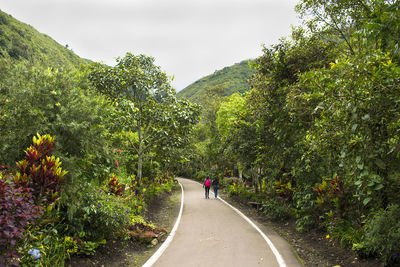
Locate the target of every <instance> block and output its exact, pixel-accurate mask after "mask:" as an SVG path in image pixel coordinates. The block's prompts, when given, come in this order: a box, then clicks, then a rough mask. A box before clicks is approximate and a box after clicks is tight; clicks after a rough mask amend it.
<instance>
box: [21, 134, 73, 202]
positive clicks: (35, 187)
mask: <svg viewBox="0 0 400 267" xmlns="http://www.w3.org/2000/svg"><path fill="white" fill-rule="evenodd" d="M53 147H54V138H53V137H51V136H50V135H44V136H40V135H39V134H38V135H37V137H33V144H32V145H31V146H30V147H29V148H28V149H27V150H26V155H25V159H24V160H21V161H19V162H18V163H17V167H18V171H17V173H16V175H15V177H14V183H15V184H16V185H18V186H23V187H28V188H32V194H33V196H34V199H35V203H37V204H38V203H41V204H47V203H51V202H54V201H55V200H56V199H57V197H58V195H59V193H60V192H61V189H62V185H63V184H64V182H65V175H66V174H67V171H63V170H62V168H61V162H60V160H59V158H56V157H55V156H52V155H51V153H52V152H53Z"/></svg>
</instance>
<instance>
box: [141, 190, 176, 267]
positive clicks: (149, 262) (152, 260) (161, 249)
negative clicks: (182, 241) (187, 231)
mask: <svg viewBox="0 0 400 267" xmlns="http://www.w3.org/2000/svg"><path fill="white" fill-rule="evenodd" d="M178 183H179V182H178ZM179 185H180V186H181V188H182V197H181V210H180V211H179V215H178V218H177V219H176V222H175V225H174V227H173V228H172V230H171V233H170V234H169V236H168V238H167V239H166V240H165V241H164V243H163V244H162V245H161V246H160V247H159V248H158V250H157V251H156V252H155V253H154V254H153V256H151V257H150V259H148V260H147V261H146V263H145V264H143V265H142V267H151V266H152V265H153V264H154V263H155V262H156V261H157V260H158V258H160V257H161V255H162V254H163V253H164V251H165V249H166V248H167V247H168V246H169V243H171V241H172V239H173V238H174V235H175V232H176V230H177V229H178V226H179V223H180V221H181V217H182V211H183V201H184V191H183V186H182V184H181V183H179Z"/></svg>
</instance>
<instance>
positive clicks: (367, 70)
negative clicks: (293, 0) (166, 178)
mask: <svg viewBox="0 0 400 267" xmlns="http://www.w3.org/2000/svg"><path fill="white" fill-rule="evenodd" d="M297 11H298V12H299V14H300V15H302V17H303V18H304V26H303V27H297V28H294V29H293V31H292V35H291V37H290V38H286V39H282V40H281V41H280V42H279V43H278V44H276V45H272V46H271V47H264V49H263V55H262V56H260V57H259V58H257V59H256V60H254V62H253V63H252V67H253V68H254V69H255V74H254V75H253V76H252V79H251V87H252V90H251V91H250V92H249V93H248V94H246V95H244V96H240V95H232V96H230V97H222V98H219V100H218V101H217V100H216V99H217V98H216V97H215V96H213V97H212V98H209V99H208V100H207V101H205V102H203V106H204V113H203V119H202V123H201V124H200V125H199V126H197V130H196V132H195V133H196V135H195V136H194V137H193V138H194V140H195V142H196V145H195V146H194V147H193V148H192V149H193V156H192V158H191V162H190V163H185V164H182V171H183V172H184V173H185V174H189V175H192V176H194V177H198V178H202V177H204V176H205V175H206V174H207V173H208V172H210V174H214V175H218V174H219V175H220V176H223V175H224V173H225V169H226V168H228V169H231V170H233V173H234V175H235V176H237V177H238V178H235V180H234V182H233V183H232V182H230V181H232V178H229V177H227V178H225V179H224V180H226V190H227V191H228V193H230V194H232V195H238V196H241V197H242V198H244V199H247V200H251V201H257V202H259V203H261V205H260V210H261V211H262V212H264V213H265V214H266V215H267V216H268V217H269V218H271V219H273V220H283V219H287V218H290V217H291V218H293V219H296V223H297V226H298V230H299V231H306V230H308V229H311V228H313V229H318V230H319V231H321V235H324V236H328V237H329V238H333V239H334V240H336V241H338V242H340V243H341V244H342V245H343V246H345V247H348V248H349V249H353V250H355V251H357V252H359V253H360V255H361V256H364V257H367V256H368V257H378V258H381V259H382V261H383V262H384V263H385V264H387V265H396V264H398V263H399V257H398V255H399V252H400V251H399V245H398V230H397V229H398V215H397V213H398V212H395V211H394V210H395V209H396V208H398V205H399V203H400V198H399V195H398V193H396V192H398V190H399V189H400V179H399V176H400V169H399V166H400V161H399V158H400V146H399V138H400V124H399V121H400V106H399V103H400V94H399V92H400V87H399V84H400V81H399V77H400V66H399V63H400V60H399V48H398V40H399V33H400V31H399V28H398V27H399V25H400V24H399V20H400V4H399V2H398V1H380V0H371V1H337V0H328V1H325V0H312V1H311V0H310V1H309V0H302V1H300V2H299V4H298V6H297ZM396 40H397V41H396ZM216 104H217V105H216ZM211 115H213V116H211ZM213 129H216V130H213ZM209 148H212V149H209ZM216 155H217V157H216ZM389 237H390V238H389Z"/></svg>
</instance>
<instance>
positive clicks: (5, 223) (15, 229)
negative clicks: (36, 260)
mask: <svg viewBox="0 0 400 267" xmlns="http://www.w3.org/2000/svg"><path fill="white" fill-rule="evenodd" d="M31 191H32V189H30V188H26V187H24V186H18V185H15V184H14V182H13V181H12V178H11V176H9V175H6V174H4V173H3V175H2V173H1V172H0V266H5V265H6V266H9V265H18V260H17V259H18V258H19V254H18V250H17V249H16V245H17V242H18V241H19V240H20V239H21V238H22V234H23V232H24V231H25V228H26V227H27V226H28V225H29V224H31V223H33V222H34V221H35V220H36V219H37V218H39V217H40V216H41V208H40V207H39V206H37V205H35V204H34V201H33V197H32V194H31Z"/></svg>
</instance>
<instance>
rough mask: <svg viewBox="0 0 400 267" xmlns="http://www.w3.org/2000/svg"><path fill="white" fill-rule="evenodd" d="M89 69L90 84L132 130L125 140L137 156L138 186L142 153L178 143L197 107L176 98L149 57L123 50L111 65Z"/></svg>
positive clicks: (194, 119) (195, 115)
mask: <svg viewBox="0 0 400 267" xmlns="http://www.w3.org/2000/svg"><path fill="white" fill-rule="evenodd" d="M89 69H90V74H89V79H90V80H91V82H92V83H93V85H94V86H95V87H96V88H97V90H99V91H100V92H101V93H103V94H105V95H106V96H108V97H109V98H110V99H111V100H112V101H115V103H116V105H117V106H118V107H119V109H120V111H121V117H120V119H119V122H121V123H122V127H124V128H125V129H127V130H129V131H131V132H133V133H135V135H134V136H132V135H128V138H129V139H128V141H129V142H130V144H131V148H132V149H133V150H134V151H135V152H136V153H137V155H138V162H137V179H138V183H139V185H140V184H141V179H142V168H143V159H144V156H145V155H146V154H147V153H149V151H150V150H151V149H153V148H154V147H155V146H157V145H158V146H159V147H160V146H161V147H166V144H168V145H169V146H172V147H178V146H181V145H182V144H183V143H184V142H183V141H184V140H183V139H182V138H181V137H182V136H184V135H186V134H187V133H188V132H190V130H191V126H192V125H193V124H195V123H196V122H197V118H198V113H199V111H198V107H197V106H196V105H192V104H190V103H189V102H187V101H184V100H179V101H178V100H177V99H176V94H175V91H174V90H173V88H172V87H171V85H170V79H169V77H168V76H167V75H166V74H165V73H164V72H162V71H161V69H160V67H158V66H156V65H154V58H152V57H149V56H146V55H138V56H135V55H133V54H132V53H127V54H126V55H125V57H124V58H118V59H117V64H116V66H115V67H109V66H106V65H104V64H100V63H94V64H92V65H91V66H90V67H89ZM136 138H137V139H136ZM180 138H181V139H180Z"/></svg>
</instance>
